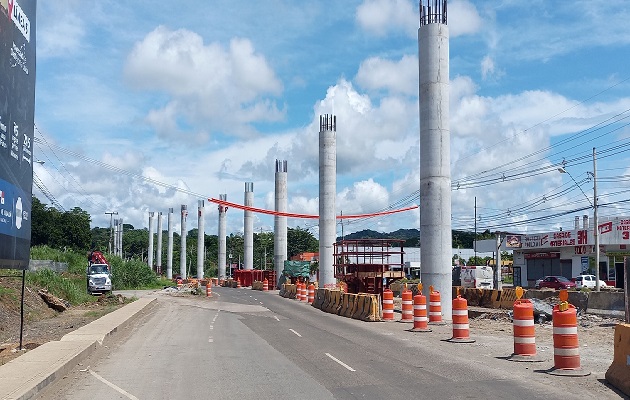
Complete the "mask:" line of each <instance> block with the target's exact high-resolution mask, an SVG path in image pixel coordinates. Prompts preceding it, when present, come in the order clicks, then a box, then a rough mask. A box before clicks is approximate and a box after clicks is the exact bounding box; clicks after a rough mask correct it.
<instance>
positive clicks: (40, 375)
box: [0, 297, 157, 400]
mask: <svg viewBox="0 0 630 400" xmlns="http://www.w3.org/2000/svg"><path fill="white" fill-rule="evenodd" d="M155 301H157V298H155V297H153V298H148V297H144V298H141V299H139V300H136V301H134V302H133V303H130V304H127V305H126V306H124V307H122V308H119V309H118V310H116V311H113V312H111V313H109V314H107V315H105V316H103V317H101V318H99V319H97V320H95V321H92V322H91V323H89V324H87V325H85V326H83V327H81V328H79V329H77V330H76V331H74V332H70V333H68V334H67V335H65V336H64V337H62V338H61V340H60V341H55V342H48V343H45V344H43V345H41V346H39V347H37V348H36V349H33V350H30V351H28V352H26V353H25V354H23V355H22V356H20V357H18V358H16V359H13V360H11V361H9V362H8V363H6V364H4V365H1V366H0V383H1V384H0V399H2V400H18V399H19V400H27V399H31V398H33V397H34V396H35V395H37V394H38V393H39V392H40V391H42V390H43V389H44V388H45V387H47V386H48V385H50V384H52V383H54V382H55V381H56V380H57V379H59V378H62V377H63V376H65V375H66V374H67V373H68V372H69V371H71V370H72V368H73V367H74V366H75V365H76V364H77V363H79V362H81V361H82V360H84V359H86V358H87V357H88V356H89V355H90V354H92V353H93V352H94V351H96V350H97V349H98V348H99V347H100V346H102V345H103V342H104V341H105V339H106V338H108V337H109V336H111V335H113V334H114V333H116V331H117V330H118V329H119V328H123V327H125V326H127V325H128V324H129V323H130V322H132V321H133V320H134V319H135V318H136V317H138V316H139V315H140V312H141V311H142V310H144V309H145V308H146V307H147V306H149V305H150V304H152V303H153V302H155Z"/></svg>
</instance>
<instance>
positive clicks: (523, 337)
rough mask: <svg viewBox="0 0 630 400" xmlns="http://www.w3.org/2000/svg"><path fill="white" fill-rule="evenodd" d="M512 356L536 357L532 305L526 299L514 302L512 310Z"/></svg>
mask: <svg viewBox="0 0 630 400" xmlns="http://www.w3.org/2000/svg"><path fill="white" fill-rule="evenodd" d="M512 325H513V330H514V355H517V356H530V357H531V356H535V355H536V327H535V324H534V305H533V304H532V302H531V301H529V300H527V299H522V300H521V299H519V300H516V301H515V302H514V310H513V322H512Z"/></svg>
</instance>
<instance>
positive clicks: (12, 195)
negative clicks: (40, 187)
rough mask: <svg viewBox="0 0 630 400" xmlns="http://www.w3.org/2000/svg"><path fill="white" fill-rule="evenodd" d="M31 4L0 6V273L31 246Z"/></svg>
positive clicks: (26, 0) (19, 1) (20, 265)
mask: <svg viewBox="0 0 630 400" xmlns="http://www.w3.org/2000/svg"><path fill="white" fill-rule="evenodd" d="M36 3H37V1H36V0H0V269H7V268H10V269H26V268H28V260H29V256H30V245H31V218H30V217H31V196H32V192H33V127H34V123H33V119H34V112H35V9H36Z"/></svg>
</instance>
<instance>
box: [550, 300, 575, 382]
mask: <svg viewBox="0 0 630 400" xmlns="http://www.w3.org/2000/svg"><path fill="white" fill-rule="evenodd" d="M567 306H568V307H567V310H565V311H560V307H559V306H555V307H554V308H553V315H552V319H553V362H554V368H555V369H569V370H573V369H579V368H580V347H579V345H578V334H577V313H576V310H575V307H574V306H573V305H572V304H567Z"/></svg>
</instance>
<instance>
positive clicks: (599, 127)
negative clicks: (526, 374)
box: [34, 0, 630, 234]
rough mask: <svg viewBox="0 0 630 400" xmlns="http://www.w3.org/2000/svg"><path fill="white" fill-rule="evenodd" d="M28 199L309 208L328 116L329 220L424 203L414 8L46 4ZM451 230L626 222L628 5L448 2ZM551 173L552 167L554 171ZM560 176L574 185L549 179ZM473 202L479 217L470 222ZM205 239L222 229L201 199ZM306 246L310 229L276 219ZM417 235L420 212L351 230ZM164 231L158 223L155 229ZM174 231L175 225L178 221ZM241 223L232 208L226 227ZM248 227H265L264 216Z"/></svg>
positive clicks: (396, 2)
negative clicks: (282, 178)
mask: <svg viewBox="0 0 630 400" xmlns="http://www.w3.org/2000/svg"><path fill="white" fill-rule="evenodd" d="M37 7H38V9H37V86H36V108H35V125H36V131H35V138H36V142H35V149H34V150H35V158H36V159H39V160H41V161H44V162H45V163H44V164H42V165H40V164H35V170H34V172H35V177H36V179H39V180H40V181H41V182H42V184H43V187H45V189H46V191H47V192H48V196H49V197H48V198H47V197H46V196H45V195H44V194H43V193H42V192H41V191H40V190H39V189H37V188H35V189H34V194H35V195H36V196H37V197H38V198H40V199H41V200H42V201H43V202H44V203H46V204H53V200H52V199H54V201H55V202H57V203H58V204H60V205H61V206H62V207H63V208H64V209H66V210H69V209H71V208H73V207H81V208H82V209H84V210H86V211H87V212H89V213H90V214H91V216H92V225H93V226H101V227H105V226H109V222H110V217H109V216H108V215H106V214H105V212H109V211H117V212H118V213H119V214H118V216H119V217H121V218H123V219H124V222H125V223H130V224H133V225H134V227H135V228H142V227H146V226H148V212H149V211H162V212H163V213H166V212H167V211H168V208H170V207H173V208H174V209H175V215H176V216H177V215H179V209H180V206H181V204H187V205H188V208H189V210H193V212H192V213H191V216H192V218H189V220H188V223H187V225H188V227H189V228H195V227H196V226H197V220H196V218H195V217H194V216H195V215H196V211H195V210H196V208H197V200H199V199H204V198H208V197H215V198H218V196H219V194H220V193H225V194H227V199H228V200H229V201H233V202H235V203H241V204H242V203H243V196H244V194H243V192H244V185H245V182H250V181H251V182H254V194H255V200H254V205H255V206H256V207H260V208H267V209H273V207H274V203H273V193H274V170H275V160H276V159H280V160H287V162H288V203H289V204H288V210H289V211H290V212H295V213H304V214H317V213H318V169H317V168H318V130H319V116H320V115H321V114H327V113H328V114H329V113H334V114H335V115H336V116H337V212H338V213H341V212H343V214H359V213H370V212H377V211H381V210H385V209H389V208H394V209H396V208H400V207H405V206H409V205H412V204H419V202H420V201H421V199H419V196H418V189H419V165H420V162H419V147H418V146H419V136H420V135H419V121H418V118H419V117H418V39H417V31H418V26H419V17H418V4H417V1H410V0H345V1H335V0H321V1H309V2H304V1H297V0H294V1H291V0H261V1H246V0H212V1H205V0H197V1H195V0H182V1H178V2H166V1H152V0H151V1H150V0H137V1H133V2H129V3H125V2H123V3H121V2H120V1H113V0H67V1H63V2H60V1H54V0H39V1H38V5H37ZM448 7H449V9H448V10H449V15H448V25H449V30H450V82H451V85H450V99H451V103H450V129H451V146H452V148H451V163H452V183H453V192H452V207H453V217H452V225H453V228H454V229H462V230H470V231H472V230H473V229H474V228H475V211H476V215H477V217H476V222H477V229H478V230H479V231H482V230H485V229H491V230H497V229H500V230H507V231H513V232H541V231H549V230H555V229H557V228H558V227H565V228H566V229H570V228H572V226H573V220H574V217H575V216H576V215H580V216H581V215H582V214H585V213H589V214H591V213H592V210H589V207H590V206H591V204H590V202H591V201H592V198H593V180H592V179H591V178H590V175H589V173H592V172H593V171H594V169H593V156H592V153H593V147H595V148H596V149H597V150H596V152H597V190H598V201H599V203H600V205H601V208H600V216H617V215H630V209H629V208H630V203H627V202H626V201H627V200H628V199H629V198H630V196H629V194H630V189H629V186H630V171H629V169H630V168H629V163H628V155H629V152H628V149H630V138H629V133H630V129H629V128H628V126H627V125H628V123H629V122H630V118H629V117H630V95H629V94H628V93H630V91H629V90H628V89H629V88H630V72H628V71H629V69H628V65H630V63H629V61H630V24H628V22H627V21H629V20H630V7H627V4H626V1H625V0H601V1H600V0H588V1H586V0H584V1H581V0H574V1H570V2H569V1H561V2H560V1H559V2H555V1H554V2H549V1H546V0H530V1H520V0H497V1H481V2H480V1H477V2H473V1H467V0H459V1H457V0H450V1H449V5H448ZM563 162H564V164H563ZM562 165H564V168H565V170H566V171H568V172H569V174H561V173H560V172H558V167H560V166H562ZM475 198H476V205H477V207H476V210H475ZM205 212H206V222H205V230H206V233H208V234H216V232H217V222H218V218H217V215H218V214H217V209H216V206H215V205H213V204H210V203H208V202H206V208H205ZM288 223H289V226H290V227H295V226H301V227H308V228H310V229H311V231H312V232H314V233H315V234H317V226H316V223H317V221H316V220H289V222H288ZM399 228H419V211H417V210H416V211H411V212H405V213H402V214H398V215H393V216H386V217H379V218H372V219H359V220H355V221H351V222H345V223H344V232H346V233H347V232H353V231H358V230H362V229H374V230H377V231H382V232H389V231H393V230H395V229H399ZM164 229H166V223H165V224H164ZM177 229H179V228H177ZM242 229H243V212H242V211H239V210H234V209H230V210H229V211H228V233H230V232H235V233H236V232H242ZM255 229H256V231H260V230H261V229H262V230H264V231H268V230H272V229H273V218H272V217H268V216H264V215H257V216H256V220H255ZM338 233H339V234H341V226H339V230H338Z"/></svg>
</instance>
